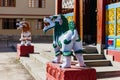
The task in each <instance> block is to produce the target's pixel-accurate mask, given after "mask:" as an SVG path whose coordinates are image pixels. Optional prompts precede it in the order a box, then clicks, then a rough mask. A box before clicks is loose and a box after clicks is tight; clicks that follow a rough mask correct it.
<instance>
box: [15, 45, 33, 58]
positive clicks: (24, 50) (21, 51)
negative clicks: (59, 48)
mask: <svg viewBox="0 0 120 80" xmlns="http://www.w3.org/2000/svg"><path fill="white" fill-rule="evenodd" d="M30 53H34V46H33V45H31V46H21V45H20V44H17V54H18V57H21V56H25V57H27V56H29V54H30Z"/></svg>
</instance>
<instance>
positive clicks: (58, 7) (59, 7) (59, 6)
mask: <svg viewBox="0 0 120 80" xmlns="http://www.w3.org/2000/svg"><path fill="white" fill-rule="evenodd" d="M59 13H62V0H56V14H59Z"/></svg>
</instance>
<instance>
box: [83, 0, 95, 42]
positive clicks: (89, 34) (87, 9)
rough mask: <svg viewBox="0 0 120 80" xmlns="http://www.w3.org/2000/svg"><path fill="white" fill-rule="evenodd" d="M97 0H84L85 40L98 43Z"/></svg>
mask: <svg viewBox="0 0 120 80" xmlns="http://www.w3.org/2000/svg"><path fill="white" fill-rule="evenodd" d="M96 9H97V0H83V42H84V43H85V44H96V40H97V17H96V14H97V10H96Z"/></svg>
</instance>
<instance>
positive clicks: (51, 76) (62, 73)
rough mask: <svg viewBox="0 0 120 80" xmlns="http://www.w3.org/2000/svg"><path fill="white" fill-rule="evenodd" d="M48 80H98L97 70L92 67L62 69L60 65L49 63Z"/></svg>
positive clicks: (47, 68) (47, 69)
mask: <svg viewBox="0 0 120 80" xmlns="http://www.w3.org/2000/svg"><path fill="white" fill-rule="evenodd" d="M46 80H96V70H95V69H94V68H90V67H76V66H72V67H71V68H60V67H59V64H54V63H51V62H48V63H47V67H46Z"/></svg>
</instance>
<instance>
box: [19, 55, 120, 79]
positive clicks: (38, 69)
mask: <svg viewBox="0 0 120 80" xmlns="http://www.w3.org/2000/svg"><path fill="white" fill-rule="evenodd" d="M20 61H21V63H22V64H23V65H24V66H25V68H26V69H27V70H28V71H29V72H30V73H31V75H33V77H34V78H35V79H36V80H45V78H46V77H45V76H46V71H45V69H46V67H45V66H46V63H47V62H49V61H50V60H49V59H47V58H46V57H43V56H41V55H40V54H30V57H29V58H28V57H21V58H20ZM75 62H76V63H77V61H75ZM85 63H86V64H87V65H88V66H90V65H91V67H92V68H95V69H96V72H97V80H105V78H107V77H116V76H120V69H118V68H115V67H113V66H109V65H110V62H109V60H85ZM99 64H101V65H99ZM103 64H104V65H103ZM94 65H95V67H93V66H94ZM111 73H112V74H111ZM41 74H42V75H41Z"/></svg>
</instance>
